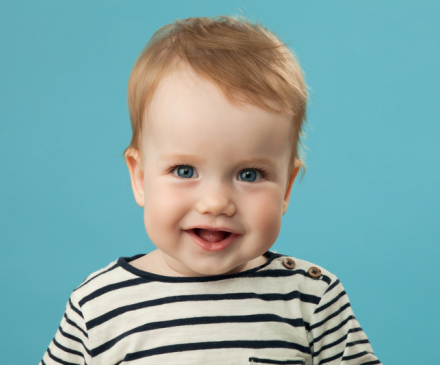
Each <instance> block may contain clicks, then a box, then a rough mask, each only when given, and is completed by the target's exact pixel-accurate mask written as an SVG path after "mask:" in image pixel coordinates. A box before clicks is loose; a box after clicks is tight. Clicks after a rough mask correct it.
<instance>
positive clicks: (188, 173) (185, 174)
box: [173, 165, 197, 179]
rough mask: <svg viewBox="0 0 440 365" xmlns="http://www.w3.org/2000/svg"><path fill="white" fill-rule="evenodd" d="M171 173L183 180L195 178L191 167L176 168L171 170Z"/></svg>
mask: <svg viewBox="0 0 440 365" xmlns="http://www.w3.org/2000/svg"><path fill="white" fill-rule="evenodd" d="M173 173H174V174H176V175H177V176H179V177H181V178H184V179H190V178H192V177H197V173H196V171H195V170H194V168H193V167H191V166H188V165H180V166H176V167H175V168H174V169H173ZM194 175H195V176H194Z"/></svg>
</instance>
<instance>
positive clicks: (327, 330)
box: [309, 278, 381, 365]
mask: <svg viewBox="0 0 440 365" xmlns="http://www.w3.org/2000/svg"><path fill="white" fill-rule="evenodd" d="M309 336H310V337H309V340H310V341H311V342H310V344H311V349H312V355H313V365H321V364H326V365H335V364H341V365H376V364H381V362H380V361H379V359H378V358H377V357H376V356H375V355H374V353H373V349H372V348H371V345H370V342H369V341H368V338H367V336H366V335H365V333H364V331H363V330H362V328H361V326H360V325H359V323H358V321H357V320H356V317H355V316H354V313H353V310H352V309H351V305H350V301H349V299H348V297H347V294H346V293H345V290H344V288H343V286H342V284H341V283H340V281H339V280H338V279H337V278H334V279H333V280H332V282H331V283H330V285H329V287H328V289H327V290H326V292H325V293H324V295H323V296H322V298H321V300H320V302H319V304H318V306H317V308H316V310H315V312H314V314H313V316H312V320H311V322H310V328H309Z"/></svg>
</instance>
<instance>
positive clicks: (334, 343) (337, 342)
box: [312, 327, 368, 357]
mask: <svg viewBox="0 0 440 365" xmlns="http://www.w3.org/2000/svg"><path fill="white" fill-rule="evenodd" d="M359 331H362V328H360V327H357V328H350V329H349V330H348V331H347V334H346V335H344V336H342V337H341V338H340V339H338V340H336V341H334V342H332V343H329V344H327V345H324V346H322V347H321V348H320V349H319V351H314V352H313V355H312V356H313V357H316V356H319V355H320V354H321V352H322V351H324V350H327V349H329V348H330V347H333V346H336V345H338V344H340V343H341V342H343V341H345V340H346V339H347V337H348V335H349V334H350V333H355V332H359ZM363 341H364V340H361V341H355V342H350V343H347V344H346V345H345V346H346V347H348V346H353V345H355V344H356V343H357V342H359V343H361V342H363ZM367 342H368V340H367Z"/></svg>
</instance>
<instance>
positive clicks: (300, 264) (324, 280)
mask: <svg viewBox="0 0 440 365" xmlns="http://www.w3.org/2000/svg"><path fill="white" fill-rule="evenodd" d="M271 254H272V255H273V256H272V257H271V263H270V265H269V267H270V268H276V269H277V270H281V271H285V273H284V274H282V275H283V276H286V278H291V280H290V279H289V280H290V281H291V282H292V281H294V282H295V285H296V286H298V288H300V289H301V291H304V292H310V293H313V294H314V295H316V296H318V297H321V296H323V295H324V294H325V293H326V292H327V291H329V290H330V289H331V288H332V287H334V286H335V285H338V284H339V280H338V278H337V277H336V275H334V274H333V273H331V272H330V271H328V270H326V269H325V268H323V267H322V266H320V265H317V264H314V263H312V262H309V261H306V260H301V259H299V258H297V257H294V256H290V255H284V254H279V253H271Z"/></svg>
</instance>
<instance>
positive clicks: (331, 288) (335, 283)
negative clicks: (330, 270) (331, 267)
mask: <svg viewBox="0 0 440 365" xmlns="http://www.w3.org/2000/svg"><path fill="white" fill-rule="evenodd" d="M339 283H340V281H339V279H336V281H335V282H334V283H333V284H332V285H330V286H329V287H328V288H327V290H326V291H325V293H324V294H327V293H328V292H329V291H331V290H333V288H334V287H336V286H337V285H338V284H339Z"/></svg>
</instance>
